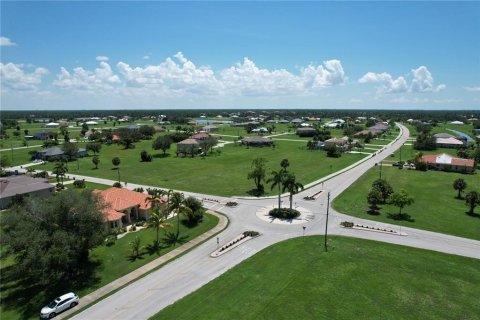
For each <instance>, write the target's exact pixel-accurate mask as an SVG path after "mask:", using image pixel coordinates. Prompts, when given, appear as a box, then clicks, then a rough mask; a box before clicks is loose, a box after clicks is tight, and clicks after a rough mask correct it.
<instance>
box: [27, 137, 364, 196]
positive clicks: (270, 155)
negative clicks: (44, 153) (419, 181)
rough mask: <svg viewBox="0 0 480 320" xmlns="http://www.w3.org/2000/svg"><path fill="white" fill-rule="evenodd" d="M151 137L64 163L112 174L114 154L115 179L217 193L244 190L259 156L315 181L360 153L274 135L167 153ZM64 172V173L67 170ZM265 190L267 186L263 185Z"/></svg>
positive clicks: (111, 176)
mask: <svg viewBox="0 0 480 320" xmlns="http://www.w3.org/2000/svg"><path fill="white" fill-rule="evenodd" d="M151 144H152V141H151V140H146V141H141V142H138V143H136V144H135V149H128V150H124V149H123V147H122V146H118V145H116V144H112V145H110V146H108V145H103V146H102V150H101V151H100V154H99V157H100V164H99V168H98V170H95V169H94V165H93V164H92V157H91V156H90V157H85V158H82V159H80V160H79V167H80V169H77V163H76V162H71V163H69V172H68V173H70V174H81V175H87V176H95V177H100V178H106V179H113V180H116V179H118V172H117V170H114V167H113V165H112V158H114V157H119V158H120V159H121V164H120V176H121V178H120V179H121V181H122V182H123V181H127V182H131V183H139V184H145V185H153V186H161V187H164V188H172V189H177V190H184V191H192V192H199V193H204V194H216V195H222V196H233V195H248V193H247V192H248V191H249V190H251V189H252V188H254V186H255V184H254V183H253V180H247V173H248V172H249V171H250V170H251V169H250V167H251V163H252V160H253V159H254V158H256V157H264V158H265V159H267V160H268V162H267V178H268V176H269V175H270V172H271V171H272V170H278V169H279V168H280V161H281V160H282V159H284V158H287V159H288V160H289V161H290V164H291V166H290V168H289V170H291V171H292V172H294V173H295V175H296V177H297V180H298V181H300V182H301V183H303V184H307V183H309V182H312V181H315V180H317V179H319V178H321V177H323V176H326V175H328V174H330V173H331V172H335V171H337V170H340V169H342V168H345V167H347V166H349V165H351V164H353V163H355V162H356V161H358V160H360V159H362V158H363V157H364V156H365V155H359V154H343V155H342V156H341V157H340V158H329V157H327V156H326V153H325V152H324V151H319V150H315V151H309V150H307V149H306V146H305V144H304V143H302V142H292V141H278V142H277V147H276V148H275V149H272V148H270V147H265V148H249V149H247V148H246V147H245V146H241V145H238V144H237V145H236V144H228V145H226V146H225V147H223V148H220V149H219V150H221V153H220V154H219V155H217V154H215V153H214V154H213V155H208V156H207V157H205V158H202V157H201V156H196V157H194V158H191V157H185V158H182V157H176V156H175V150H176V146H175V145H172V150H170V152H169V153H170V154H169V155H168V156H167V157H163V155H162V152H161V151H155V150H152V148H151ZM142 150H147V151H148V152H149V153H152V154H153V161H152V162H141V161H140V152H141V151H142ZM53 166H54V164H53V163H48V164H45V165H38V166H35V167H34V168H36V169H38V170H52V169H53ZM67 175H68V174H67ZM265 190H266V191H267V193H268V194H272V193H271V192H270V187H269V186H265Z"/></svg>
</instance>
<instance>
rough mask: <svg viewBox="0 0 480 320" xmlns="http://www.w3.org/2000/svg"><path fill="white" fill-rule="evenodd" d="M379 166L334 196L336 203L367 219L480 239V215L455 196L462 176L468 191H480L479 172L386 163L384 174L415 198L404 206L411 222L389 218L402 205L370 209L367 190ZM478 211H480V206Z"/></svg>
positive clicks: (388, 179)
mask: <svg viewBox="0 0 480 320" xmlns="http://www.w3.org/2000/svg"><path fill="white" fill-rule="evenodd" d="M379 170H380V168H379V167H376V168H372V169H370V170H369V171H367V172H366V173H365V174H364V175H363V176H362V177H360V179H358V180H357V181H355V183H354V184H352V185H351V186H350V187H349V188H348V189H347V190H345V191H344V192H343V193H342V194H341V195H340V196H338V197H337V198H336V199H335V200H334V202H333V207H334V208H335V209H336V210H338V211H339V212H342V213H345V214H348V215H352V216H356V217H360V218H364V219H370V220H376V221H382V222H388V223H393V224H398V225H402V226H408V227H412V228H419V229H425V230H430V231H435V232H441V233H446V234H451V235H456V236H460V237H466V238H471V239H476V240H480V218H478V217H472V216H469V215H467V214H466V212H467V211H468V206H467V205H465V200H459V199H455V197H456V195H457V191H455V190H454V189H453V181H454V180H456V179H458V178H462V179H464V180H465V181H466V182H467V184H468V187H467V189H466V191H470V190H476V191H480V179H479V177H478V174H474V175H465V174H460V173H453V172H442V171H426V172H421V171H415V170H407V169H402V170H399V169H398V168H395V167H386V166H383V167H382V178H383V179H386V180H387V181H388V182H389V183H390V185H391V186H392V187H393V189H394V190H400V189H405V190H406V191H407V192H408V193H409V194H410V195H411V196H412V197H413V198H414V199H415V203H414V204H413V205H411V206H410V207H406V208H405V209H404V211H405V212H406V213H408V214H409V215H410V216H411V217H412V219H414V220H415V221H413V222H409V221H399V220H393V219H391V218H389V217H388V214H389V213H392V214H395V213H398V208H397V207H394V206H391V205H384V206H381V210H380V213H381V214H380V215H371V214H368V213H367V210H368V203H367V194H368V191H369V189H370V188H371V185H372V182H373V181H374V180H376V179H378V177H379ZM476 212H477V213H479V214H480V209H479V208H478V207H477V208H476Z"/></svg>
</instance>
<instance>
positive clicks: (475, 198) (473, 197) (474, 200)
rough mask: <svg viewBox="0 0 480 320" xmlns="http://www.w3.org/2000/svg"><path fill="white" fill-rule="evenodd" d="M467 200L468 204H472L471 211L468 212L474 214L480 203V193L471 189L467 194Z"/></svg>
mask: <svg viewBox="0 0 480 320" xmlns="http://www.w3.org/2000/svg"><path fill="white" fill-rule="evenodd" d="M465 201H466V204H467V205H468V206H470V211H469V212H468V213H469V214H470V215H473V210H475V207H476V206H477V204H479V203H480V194H478V192H477V191H470V192H469V193H467V195H466V196H465Z"/></svg>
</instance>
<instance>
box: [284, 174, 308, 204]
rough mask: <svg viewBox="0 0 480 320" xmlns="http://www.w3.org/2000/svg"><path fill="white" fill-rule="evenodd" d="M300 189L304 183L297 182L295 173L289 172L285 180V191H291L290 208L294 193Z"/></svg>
mask: <svg viewBox="0 0 480 320" xmlns="http://www.w3.org/2000/svg"><path fill="white" fill-rule="evenodd" d="M300 190H303V185H302V184H301V183H300V182H297V180H296V178H295V175H294V174H293V173H289V174H287V175H286V176H285V180H284V182H283V192H285V191H288V193H289V200H290V210H292V200H293V195H294V194H296V193H298V191H300Z"/></svg>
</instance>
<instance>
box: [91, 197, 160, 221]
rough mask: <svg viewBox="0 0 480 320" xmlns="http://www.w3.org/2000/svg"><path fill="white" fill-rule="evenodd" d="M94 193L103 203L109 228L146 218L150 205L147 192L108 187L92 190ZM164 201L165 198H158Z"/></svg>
mask: <svg viewBox="0 0 480 320" xmlns="http://www.w3.org/2000/svg"><path fill="white" fill-rule="evenodd" d="M93 192H94V193H95V194H97V195H98V196H100V198H101V199H102V200H103V202H104V203H105V205H106V207H105V209H104V210H103V213H104V214H105V221H106V222H107V223H108V225H109V227H110V228H121V227H122V226H123V225H124V224H129V223H131V222H132V220H136V219H148V217H149V216H150V212H151V209H152V205H151V203H150V202H148V200H147V199H148V197H149V195H148V194H145V193H141V192H136V191H132V190H128V189H123V188H110V189H107V190H94V191H93ZM160 202H161V203H165V202H166V200H165V199H161V200H160Z"/></svg>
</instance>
